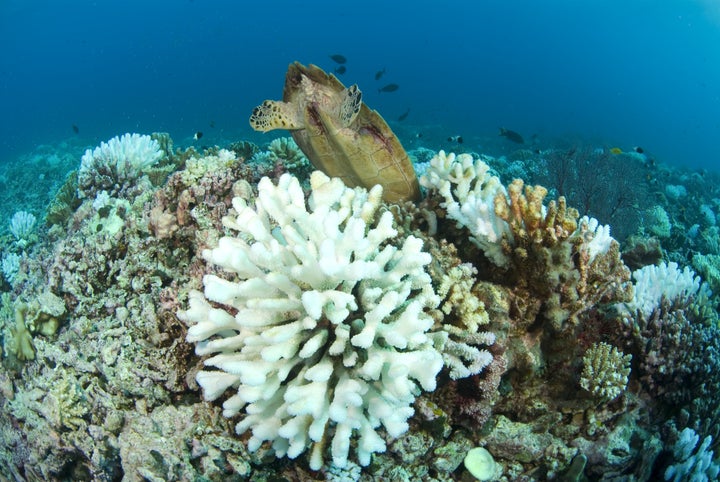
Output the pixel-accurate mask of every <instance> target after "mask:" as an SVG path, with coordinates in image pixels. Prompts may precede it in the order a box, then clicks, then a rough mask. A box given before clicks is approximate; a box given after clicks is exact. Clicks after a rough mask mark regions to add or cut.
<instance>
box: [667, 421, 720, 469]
mask: <svg viewBox="0 0 720 482" xmlns="http://www.w3.org/2000/svg"><path fill="white" fill-rule="evenodd" d="M699 441H700V436H699V435H698V434H697V433H695V431H694V430H693V429H691V428H685V429H683V431H682V432H680V439H679V440H678V441H677V443H676V444H675V446H674V447H673V457H674V459H675V463H674V464H673V465H670V466H669V467H668V468H667V469H666V470H665V480H672V481H673V482H681V481H691V482H707V481H710V480H717V477H718V475H719V474H720V465H718V464H717V463H716V462H715V461H714V460H713V459H714V458H715V454H714V453H713V451H712V450H710V445H711V444H712V436H710V435H708V436H706V437H705V438H704V439H703V441H702V443H701V444H700V446H699V447H698V446H697V443H698V442H699ZM696 447H697V450H696Z"/></svg>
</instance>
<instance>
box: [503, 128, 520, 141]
mask: <svg viewBox="0 0 720 482" xmlns="http://www.w3.org/2000/svg"><path fill="white" fill-rule="evenodd" d="M500 135H501V136H502V137H504V138H506V139H507V140H509V141H512V142H515V143H517V144H525V140H524V139H523V138H522V136H521V135H520V134H518V133H517V132H515V131H511V130H510V129H505V128H504V127H501V128H500Z"/></svg>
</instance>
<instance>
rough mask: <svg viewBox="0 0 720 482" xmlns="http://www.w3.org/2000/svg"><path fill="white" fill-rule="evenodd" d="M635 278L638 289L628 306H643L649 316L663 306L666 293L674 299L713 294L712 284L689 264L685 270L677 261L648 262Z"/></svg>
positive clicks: (636, 307) (632, 308) (636, 271)
mask: <svg viewBox="0 0 720 482" xmlns="http://www.w3.org/2000/svg"><path fill="white" fill-rule="evenodd" d="M633 279H634V280H635V293H634V295H633V299H632V301H630V302H629V303H627V304H626V306H627V308H628V309H629V310H630V311H631V312H634V311H636V310H640V312H641V313H642V314H643V315H644V316H645V317H646V318H647V317H649V316H650V315H651V314H652V312H653V311H654V310H656V309H657V308H658V307H659V306H660V302H661V301H662V299H663V297H664V298H665V299H667V300H668V301H670V302H672V301H675V300H676V299H678V298H688V297H690V296H694V295H697V294H698V293H700V292H702V293H704V294H707V295H708V296H709V295H710V289H709V288H708V286H707V285H706V284H705V283H701V280H700V277H699V276H695V272H694V271H693V270H691V269H690V268H689V267H687V266H686V267H685V268H684V269H683V270H682V271H681V270H680V268H679V267H678V264H677V263H675V262H671V263H667V264H666V263H661V264H660V265H658V266H655V265H650V266H644V267H642V268H640V269H638V270H635V271H634V272H633Z"/></svg>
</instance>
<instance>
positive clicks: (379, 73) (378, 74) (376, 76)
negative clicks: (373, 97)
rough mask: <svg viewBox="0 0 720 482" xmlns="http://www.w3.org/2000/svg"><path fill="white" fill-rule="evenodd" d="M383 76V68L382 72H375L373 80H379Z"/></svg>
mask: <svg viewBox="0 0 720 482" xmlns="http://www.w3.org/2000/svg"><path fill="white" fill-rule="evenodd" d="M383 75H385V67H383V68H382V70H378V71H377V72H375V80H380V77H382V76H383Z"/></svg>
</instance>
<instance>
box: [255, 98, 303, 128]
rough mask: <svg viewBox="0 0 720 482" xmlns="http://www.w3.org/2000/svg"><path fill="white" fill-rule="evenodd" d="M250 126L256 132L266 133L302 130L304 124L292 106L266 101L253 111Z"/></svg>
mask: <svg viewBox="0 0 720 482" xmlns="http://www.w3.org/2000/svg"><path fill="white" fill-rule="evenodd" d="M250 126H251V127H252V128H253V129H255V130H256V131H260V132H267V131H271V130H274V129H287V130H295V129H302V128H304V127H305V124H304V123H303V120H302V118H301V117H300V115H298V112H297V109H295V108H294V107H293V105H292V104H288V103H287V102H280V101H279V100H266V101H265V102H263V103H262V104H260V105H259V106H257V107H255V108H254V109H253V111H252V114H251V115H250Z"/></svg>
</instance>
